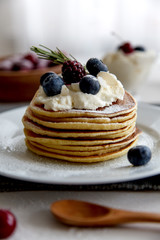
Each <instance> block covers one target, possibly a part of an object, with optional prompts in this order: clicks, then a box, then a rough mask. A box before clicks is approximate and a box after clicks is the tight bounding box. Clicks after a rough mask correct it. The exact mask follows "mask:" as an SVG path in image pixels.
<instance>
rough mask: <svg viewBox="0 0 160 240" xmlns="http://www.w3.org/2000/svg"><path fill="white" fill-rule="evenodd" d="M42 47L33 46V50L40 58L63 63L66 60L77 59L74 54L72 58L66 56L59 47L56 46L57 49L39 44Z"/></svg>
mask: <svg viewBox="0 0 160 240" xmlns="http://www.w3.org/2000/svg"><path fill="white" fill-rule="evenodd" d="M39 46H40V47H41V48H40V47H35V46H32V47H31V50H32V51H33V52H35V53H36V54H37V55H38V56H39V58H42V59H47V60H51V61H52V62H54V63H55V64H63V63H64V62H65V61H69V60H70V61H73V60H75V61H77V60H76V59H75V58H74V57H73V56H72V55H70V57H71V58H69V57H68V56H66V55H65V54H64V53H63V52H62V51H61V50H60V49H59V48H56V51H53V50H51V49H50V48H47V47H45V46H43V45H39Z"/></svg>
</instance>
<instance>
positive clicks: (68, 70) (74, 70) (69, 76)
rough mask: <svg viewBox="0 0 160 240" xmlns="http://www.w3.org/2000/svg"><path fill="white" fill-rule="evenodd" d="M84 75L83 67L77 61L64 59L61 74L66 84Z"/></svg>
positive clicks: (75, 81)
mask: <svg viewBox="0 0 160 240" xmlns="http://www.w3.org/2000/svg"><path fill="white" fill-rule="evenodd" d="M85 75H86V73H85V69H84V67H83V66H82V64H81V63H79V62H77V61H70V60H69V61H65V62H64V63H63V67H62V76H63V80H64V82H65V83H66V84H71V83H77V82H79V81H80V80H81V78H82V77H84V76H85Z"/></svg>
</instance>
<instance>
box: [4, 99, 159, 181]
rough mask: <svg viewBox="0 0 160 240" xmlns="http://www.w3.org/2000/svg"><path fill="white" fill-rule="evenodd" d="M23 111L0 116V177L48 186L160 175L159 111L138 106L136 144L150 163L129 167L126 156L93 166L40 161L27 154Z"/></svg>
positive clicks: (126, 179) (45, 159)
mask: <svg viewBox="0 0 160 240" xmlns="http://www.w3.org/2000/svg"><path fill="white" fill-rule="evenodd" d="M24 112H25V108H24V107H23V108H18V109H15V110H12V111H8V112H4V113H2V114H0V126H1V131H0V174H1V175H3V176H7V177H11V178H16V179H20V180H28V181H34V182H41V183H49V184H76V185H84V184H100V183H103V184H104V183H115V182H122V181H130V180H136V179H140V178H144V177H148V176H153V175H155V174H159V173H160V164H159V158H160V108H159V107H154V106H152V105H148V104H144V103H139V104H138V121H137V124H138V127H139V128H140V129H141V130H142V131H143V133H142V134H141V136H140V138H139V141H138V144H143V145H147V146H149V147H150V149H151V151H152V159H151V161H150V162H149V163H148V164H147V165H145V166H141V167H133V166H132V165H131V164H130V163H129V161H128V160H127V156H126V155H124V156H123V157H120V158H117V159H114V160H110V161H105V162H101V163H94V164H80V163H79V164H78V163H68V162H65V161H59V160H55V159H49V158H44V157H40V156H38V155H35V154H33V153H32V152H30V151H29V150H27V148H26V146H25V143H24V134H23V126H22V123H21V118H22V116H23V114H24Z"/></svg>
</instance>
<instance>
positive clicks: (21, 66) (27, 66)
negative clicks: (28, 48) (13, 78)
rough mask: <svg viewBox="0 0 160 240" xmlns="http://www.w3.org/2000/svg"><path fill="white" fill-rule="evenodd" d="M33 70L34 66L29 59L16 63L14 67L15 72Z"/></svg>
mask: <svg viewBox="0 0 160 240" xmlns="http://www.w3.org/2000/svg"><path fill="white" fill-rule="evenodd" d="M32 69H34V64H33V63H32V62H31V61H29V60H27V59H22V60H21V61H18V62H15V63H13V66H12V70H13V71H21V70H23V71H27V70H32Z"/></svg>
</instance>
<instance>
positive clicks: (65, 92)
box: [35, 72, 125, 111]
mask: <svg viewBox="0 0 160 240" xmlns="http://www.w3.org/2000/svg"><path fill="white" fill-rule="evenodd" d="M97 81H99V83H100V86H101V87H100V90H99V92H98V93H97V94H96V95H93V94H88V93H83V92H81V90H80V88H79V83H72V84H71V85H63V86H62V90H61V93H60V94H58V95H55V96H53V97H48V96H47V95H46V94H45V92H44V91H43V88H42V86H40V87H39V90H38V93H37V96H36V98H35V103H38V104H44V108H45V109H46V110H53V111H58V110H70V109H88V110H89V109H90V110H96V109H97V108H99V107H105V106H109V105H111V104H112V103H113V102H115V101H116V100H117V99H120V100H123V97H124V93H125V90H124V88H123V85H122V84H121V82H120V81H119V80H118V79H117V77H116V76H115V75H113V74H111V73H109V72H100V73H99V74H98V75H97Z"/></svg>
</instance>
